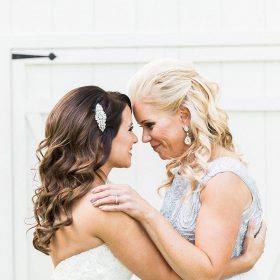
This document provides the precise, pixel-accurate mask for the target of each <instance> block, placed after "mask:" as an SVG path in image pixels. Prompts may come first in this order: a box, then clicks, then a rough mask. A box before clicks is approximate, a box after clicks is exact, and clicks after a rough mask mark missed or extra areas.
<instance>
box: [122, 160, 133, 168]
mask: <svg viewBox="0 0 280 280" xmlns="http://www.w3.org/2000/svg"><path fill="white" fill-rule="evenodd" d="M130 166H131V161H128V162H126V163H124V164H122V166H120V168H129V167H130Z"/></svg>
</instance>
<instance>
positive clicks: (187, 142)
mask: <svg viewBox="0 0 280 280" xmlns="http://www.w3.org/2000/svg"><path fill="white" fill-rule="evenodd" d="M183 129H184V131H185V132H186V133H187V135H186V138H185V140H184V142H185V144H186V145H190V144H191V143H192V139H191V137H190V135H189V127H188V126H185V125H183Z"/></svg>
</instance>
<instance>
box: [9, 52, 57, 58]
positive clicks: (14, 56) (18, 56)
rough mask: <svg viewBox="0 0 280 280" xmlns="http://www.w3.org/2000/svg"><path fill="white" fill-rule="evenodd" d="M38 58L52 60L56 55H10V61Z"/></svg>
mask: <svg viewBox="0 0 280 280" xmlns="http://www.w3.org/2000/svg"><path fill="white" fill-rule="evenodd" d="M40 57H48V58H49V59H50V60H54V59H55V58H56V55H55V54H53V53H50V54H49V55H32V54H18V53H13V54H12V59H27V58H40Z"/></svg>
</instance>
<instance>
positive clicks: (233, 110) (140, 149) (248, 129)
mask: <svg viewBox="0 0 280 280" xmlns="http://www.w3.org/2000/svg"><path fill="white" fill-rule="evenodd" d="M274 51H275V50H274ZM13 52H14V53H28V54H33V55H34V54H49V53H50V52H53V53H55V55H56V56H57V58H56V59H55V60H53V61H50V60H48V59H47V58H36V59H35V58H34V59H25V60H24V59H22V60H14V61H13V62H12V106H13V177H14V194H15V197H14V228H15V237H14V243H15V276H16V279H21V280H22V279H23V280H27V279H28V280H33V279H34V280H35V279H38V276H39V275H40V279H42V280H45V279H49V278H50V273H51V270H52V264H51V261H50V259H49V257H45V256H44V255H43V254H42V253H39V252H37V251H36V250H34V249H33V247H32V234H30V233H28V234H27V237H26V230H27V228H28V226H26V225H25V224H24V220H26V218H27V217H30V216H32V203H31V197H32V195H33V191H34V188H35V186H36V185H37V184H38V182H35V181H34V174H35V171H34V170H32V169H33V168H34V167H35V168H36V162H37V160H36V157H35V149H36V147H37V145H38V143H39V141H40V140H41V139H42V138H43V135H44V120H45V118H46V115H47V113H48V112H49V111H50V109H51V108H52V107H53V105H54V104H55V103H56V102H57V101H58V99H59V98H60V97H61V96H62V95H64V94H65V93H66V92H68V91H69V90H71V89H73V88H75V87H78V86H83V85H89V84H94V85H98V86H100V87H102V88H104V89H105V90H118V91H121V92H125V88H126V84H127V81H128V80H129V78H130V77H131V75H132V74H133V73H134V72H135V71H136V70H137V69H138V68H139V67H140V66H141V65H142V64H143V63H146V62H147V61H150V60H151V59H155V58H159V57H164V56H167V57H181V58H184V59H192V60H194V61H195V62H196V64H197V67H198V69H199V70H200V72H202V73H203V74H205V76H206V77H208V78H210V79H213V80H216V81H218V82H219V83H220V85H221V87H222V94H224V95H223V97H222V100H221V102H222V103H223V104H224V106H225V107H226V109H228V110H229V114H230V125H231V127H232V130H233V133H234V136H235V141H236V142H237V144H239V147H240V150H241V152H243V153H245V154H246V159H248V161H249V162H250V165H249V168H250V170H251V173H252V175H253V176H254V177H255V178H256V180H257V182H258V185H259V187H260V191H261V195H262V199H263V203H264V206H265V214H266V219H267V222H268V226H269V237H268V241H267V249H266V253H265V254H264V256H263V258H262V260H261V261H260V263H259V264H258V270H259V271H260V273H261V275H262V277H263V279H268V277H269V275H270V273H271V271H272V268H273V267H274V264H276V261H277V257H279V256H280V237H279V228H280V226H279V222H278V220H277V218H278V217H277V213H279V211H280V206H279V203H278V197H279V195H280V192H279V187H277V186H278V184H279V183H278V176H277V173H278V168H279V158H280V148H279V145H278V137H279V136H280V135H279V132H278V130H279V124H280V113H279V111H280V102H279V100H280V98H279V93H278V91H277V90H278V89H277V88H276V85H275V87H274V86H273V85H274V84H277V83H276V80H277V79H278V73H279V69H280V63H279V62H273V63H272V62H269V61H266V57H263V56H262V60H260V59H259V52H260V51H259V50H256V49H254V48H252V50H247V49H246V48H243V49H242V48H236V49H235V50H234V52H233V49H232V48H208V49H207V48H190V47H189V48H187V47H186V48H184V47H181V48H176V47H168V48H159V47H157V48H142V49H138V48H107V49H101V48H96V49H92V48H91V49H69V48H68V49H63V48H58V49H52V50H51V49H41V50H38V49H28V50H27V49H26V50H24V51H23V50H20V49H18V50H13ZM233 54H234V55H233ZM270 55H271V53H270ZM267 60H269V59H267ZM278 61H279V57H278ZM264 69H265V71H264ZM136 133H137V134H138V136H139V143H138V144H137V145H136V147H135V149H134V156H133V164H132V167H131V168H130V169H129V170H125V169H122V170H114V171H113V173H112V176H111V180H112V181H114V182H118V183H121V182H127V183H129V184H132V185H133V186H134V187H135V188H137V190H139V192H140V193H141V194H142V195H143V196H144V197H145V198H147V199H148V200H149V201H150V202H151V203H153V204H154V205H155V206H156V207H159V206H160V202H161V199H160V197H159V196H158V195H157V194H156V191H155V190H156V187H157V186H159V184H160V182H162V180H163V179H164V162H161V161H160V160H159V159H158V157H157V155H155V154H153V153H152V150H151V149H150V147H148V146H147V147H146V146H145V145H143V144H142V143H141V140H140V139H141V135H140V130H139V128H137V126H136ZM29 221H30V220H27V222H29ZM274 271H276V270H275V267H274ZM275 279H276V278H275Z"/></svg>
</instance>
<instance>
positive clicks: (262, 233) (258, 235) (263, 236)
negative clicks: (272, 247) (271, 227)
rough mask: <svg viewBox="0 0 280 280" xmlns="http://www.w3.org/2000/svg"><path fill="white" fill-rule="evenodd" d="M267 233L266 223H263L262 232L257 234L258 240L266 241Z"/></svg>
mask: <svg viewBox="0 0 280 280" xmlns="http://www.w3.org/2000/svg"><path fill="white" fill-rule="evenodd" d="M266 231H267V226H266V222H265V221H262V225H261V228H260V231H259V233H258V234H257V236H256V238H258V239H263V240H265V237H266Z"/></svg>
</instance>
